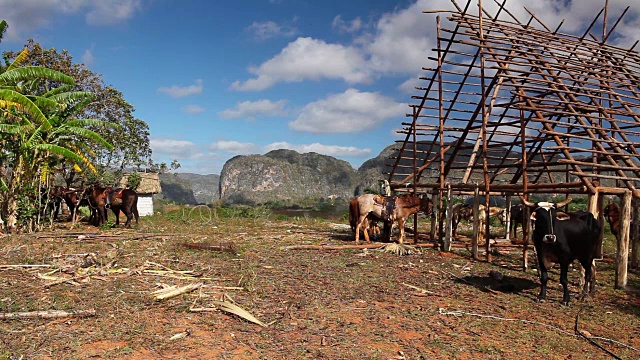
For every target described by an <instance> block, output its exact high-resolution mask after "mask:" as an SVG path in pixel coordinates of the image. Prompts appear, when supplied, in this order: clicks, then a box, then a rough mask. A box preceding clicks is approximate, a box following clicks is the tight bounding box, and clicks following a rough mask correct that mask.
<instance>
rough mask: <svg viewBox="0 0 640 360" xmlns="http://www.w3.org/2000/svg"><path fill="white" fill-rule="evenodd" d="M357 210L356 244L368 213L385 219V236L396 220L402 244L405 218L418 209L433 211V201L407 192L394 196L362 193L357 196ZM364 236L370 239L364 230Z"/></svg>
mask: <svg viewBox="0 0 640 360" xmlns="http://www.w3.org/2000/svg"><path fill="white" fill-rule="evenodd" d="M389 204H391V205H389ZM358 211H359V213H360V216H359V218H358V221H357V223H356V244H359V243H360V229H362V228H363V226H364V225H365V220H366V218H367V216H369V215H370V214H371V215H374V216H375V217H377V218H378V219H382V220H384V221H385V230H386V231H385V237H387V236H388V235H389V234H390V228H391V223H392V222H393V221H397V222H398V228H399V230H400V231H399V234H398V243H400V244H402V243H403V242H404V222H405V220H406V219H407V218H408V217H409V216H411V215H413V214H416V213H417V212H418V211H422V212H425V213H427V214H431V213H432V212H433V202H432V201H431V200H430V199H429V198H419V197H415V196H412V195H408V194H405V195H400V196H396V197H384V196H380V195H374V194H364V195H360V196H359V197H358ZM387 227H388V229H387ZM364 238H365V240H366V241H367V242H370V241H371V240H370V239H369V234H368V233H367V232H366V231H365V232H364Z"/></svg>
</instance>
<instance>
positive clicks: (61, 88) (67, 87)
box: [42, 85, 73, 97]
mask: <svg viewBox="0 0 640 360" xmlns="http://www.w3.org/2000/svg"><path fill="white" fill-rule="evenodd" d="M72 89H73V85H61V86H58V87H57V88H54V89H51V90H49V91H47V92H46V93H44V94H42V96H43V97H51V96H53V95H57V94H61V93H64V92H67V91H71V90H72Z"/></svg>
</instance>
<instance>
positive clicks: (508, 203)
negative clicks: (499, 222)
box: [504, 195, 515, 241]
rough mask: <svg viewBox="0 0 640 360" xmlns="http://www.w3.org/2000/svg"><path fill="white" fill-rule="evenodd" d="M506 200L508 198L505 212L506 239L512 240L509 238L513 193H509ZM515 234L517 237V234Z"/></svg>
mask: <svg viewBox="0 0 640 360" xmlns="http://www.w3.org/2000/svg"><path fill="white" fill-rule="evenodd" d="M506 200H507V207H506V211H505V213H504V216H505V217H506V219H505V231H504V233H505V235H504V238H505V240H507V241H509V240H510V239H509V238H510V237H511V195H507V198H506ZM513 236H514V237H515V234H514V235H513Z"/></svg>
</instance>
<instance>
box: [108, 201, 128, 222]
mask: <svg viewBox="0 0 640 360" xmlns="http://www.w3.org/2000/svg"><path fill="white" fill-rule="evenodd" d="M111 211H113V215H115V216H116V224H115V226H118V225H120V208H118V207H114V206H112V207H111ZM123 211H124V210H123ZM125 214H126V213H125Z"/></svg>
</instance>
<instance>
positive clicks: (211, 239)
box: [0, 215, 640, 360]
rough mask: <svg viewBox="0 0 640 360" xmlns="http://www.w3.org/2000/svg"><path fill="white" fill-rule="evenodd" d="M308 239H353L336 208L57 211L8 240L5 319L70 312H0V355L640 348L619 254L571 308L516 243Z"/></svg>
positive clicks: (450, 354)
mask: <svg viewBox="0 0 640 360" xmlns="http://www.w3.org/2000/svg"><path fill="white" fill-rule="evenodd" d="M337 222H338V224H337ZM191 243H200V244H208V245H212V246H214V247H215V246H218V247H220V248H221V249H222V250H227V249H229V248H230V246H231V245H233V247H234V248H233V249H232V251H218V249H216V248H207V249H200V248H192V247H187V246H186V245H185V244H191ZM305 244H307V245H353V240H352V235H351V231H350V230H349V228H348V227H347V226H346V222H344V223H339V221H335V220H334V221H328V220H317V219H305V218H303V219H299V218H296V219H288V220H275V219H263V218H259V219H247V218H220V219H214V220H211V221H209V220H207V221H204V220H201V221H200V220H194V221H191V220H189V221H187V220H185V219H184V218H181V217H180V216H179V215H173V216H172V215H158V216H153V217H148V218H142V220H141V224H140V225H139V226H138V227H137V228H134V229H131V230H125V229H97V228H95V227H89V226H78V227H76V228H74V229H69V224H68V223H59V224H56V229H55V230H54V231H50V232H43V233H37V234H31V235H11V236H4V237H1V238H0V259H1V260H0V277H1V281H0V313H2V315H0V316H4V317H7V316H9V315H8V314H15V313H19V312H33V311H45V310H51V311H67V312H69V313H72V315H76V316H67V317H59V318H43V317H42V316H37V317H27V315H25V314H22V315H21V316H20V317H16V318H11V319H0V359H398V360H399V359H603V358H608V357H610V356H611V355H609V354H608V353H607V351H609V352H611V354H613V355H615V356H618V357H620V358H623V359H638V358H640V351H639V350H638V349H640V319H639V316H640V292H638V290H639V289H640V277H639V276H638V274H637V272H635V271H631V272H630V273H629V286H628V289H627V290H626V291H623V290H615V289H614V288H613V283H614V280H613V279H614V263H615V262H614V259H615V253H614V251H615V250H611V249H609V250H607V253H606V254H605V255H606V256H605V259H604V260H603V261H600V262H598V286H597V290H596V291H597V292H596V294H595V296H594V297H592V298H591V299H587V300H584V301H579V300H575V296H576V293H577V291H578V286H577V281H578V274H579V272H578V271H576V270H573V271H572V272H571V273H570V282H571V289H572V297H573V302H572V304H571V306H568V307H567V306H562V305H561V304H560V300H561V297H562V291H561V290H562V288H561V286H560V284H559V283H558V276H559V274H558V270H557V268H554V270H552V272H551V273H550V282H549V284H550V288H549V291H548V297H549V299H548V301H547V302H545V303H538V302H536V301H535V299H536V295H537V293H538V291H539V282H538V280H537V275H536V270H535V269H530V270H528V271H527V272H522V271H521V270H520V267H521V250H519V249H500V252H499V253H497V254H496V255H494V257H493V262H492V263H491V264H489V263H486V262H480V261H479V262H475V261H473V260H472V259H471V256H470V252H469V250H467V249H465V248H464V247H459V248H456V249H455V250H454V251H453V252H451V253H444V252H440V251H438V250H437V249H434V248H433V247H431V246H425V247H420V248H419V250H420V252H418V253H415V254H410V255H405V256H399V255H396V254H393V253H387V252H383V251H380V250H375V249H367V250H362V249H340V250H327V249H323V250H301V249H299V250H295V249H289V250H286V249H284V247H286V246H292V245H305ZM507 250H511V252H509V251H507ZM531 256H532V257H531V260H530V263H534V264H535V261H534V259H533V253H531ZM17 265H21V266H17ZM25 265H30V266H25ZM36 265H37V266H36ZM490 271H493V274H494V275H495V274H497V273H499V275H502V279H501V280H498V279H497V278H499V276H489V273H490ZM189 284H201V285H200V287H199V288H197V289H195V290H193V291H190V292H187V293H184V294H181V295H178V296H175V297H172V298H168V299H164V300H156V299H155V298H154V294H152V293H153V292H154V291H156V290H159V289H162V288H163V287H167V286H185V285H189ZM215 301H225V302H227V303H234V304H236V305H237V306H239V307H240V308H242V309H244V310H246V311H248V312H249V313H250V314H252V315H253V316H255V318H257V319H258V320H259V321H261V322H263V323H264V325H265V326H261V325H258V324H255V323H253V322H250V321H248V320H245V319H244V318H243V317H240V316H238V315H235V314H232V313H230V312H227V311H224V310H221V309H220V307H217V306H215V304H214V302H215ZM203 308H204V309H207V310H210V311H193V310H197V309H203ZM86 311H89V313H88V315H93V316H84V317H82V316H80V315H82V312H86ZM92 311H94V312H95V313H92ZM578 315H579V317H578ZM576 322H577V324H578V329H579V330H580V331H581V334H582V335H578V334H577V333H576V331H575V327H576ZM583 335H584V336H583ZM585 336H586V337H589V338H590V340H588V339H587V338H586V337H585ZM598 346H600V347H602V348H600V347H598Z"/></svg>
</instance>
